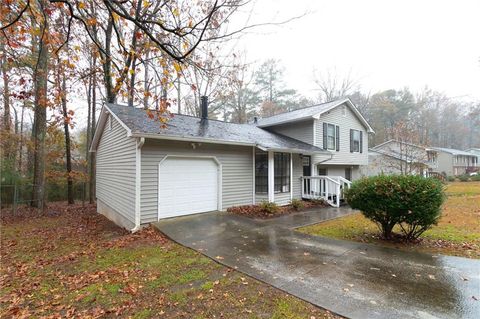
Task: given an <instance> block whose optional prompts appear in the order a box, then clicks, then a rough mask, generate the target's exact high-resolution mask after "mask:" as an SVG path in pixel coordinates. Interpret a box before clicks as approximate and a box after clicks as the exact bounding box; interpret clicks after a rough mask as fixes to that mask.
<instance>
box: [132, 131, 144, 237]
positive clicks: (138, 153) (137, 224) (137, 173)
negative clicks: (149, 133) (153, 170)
mask: <svg viewBox="0 0 480 319" xmlns="http://www.w3.org/2000/svg"><path fill="white" fill-rule="evenodd" d="M143 144H145V138H144V137H140V138H138V139H137V147H136V149H135V152H136V154H135V155H136V156H135V164H136V165H135V227H133V228H132V229H130V231H131V232H132V233H135V232H137V231H138V230H139V229H140V228H141V226H140V190H141V189H142V188H141V186H142V184H141V183H142V176H141V174H142V146H143Z"/></svg>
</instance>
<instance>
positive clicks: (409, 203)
mask: <svg viewBox="0 0 480 319" xmlns="http://www.w3.org/2000/svg"><path fill="white" fill-rule="evenodd" d="M345 198H346V200H347V202H348V203H349V204H350V206H351V207H352V208H354V209H358V210H360V211H362V213H363V215H364V216H365V217H367V218H368V219H370V220H372V221H373V222H375V223H376V224H377V225H378V226H379V228H380V230H381V231H382V235H383V237H385V238H387V239H389V238H392V236H393V229H394V227H395V226H398V228H399V229H400V230H401V233H402V235H403V236H404V237H405V239H407V240H413V239H416V238H418V237H419V236H420V235H421V234H422V233H423V232H425V231H426V230H427V229H429V228H431V227H432V226H433V225H435V224H436V223H437V221H438V219H439V218H440V216H441V209H440V208H441V205H442V204H443V202H444V200H445V195H444V191H443V185H442V183H441V182H440V181H438V180H437V179H433V178H423V177H420V176H411V175H389V176H387V175H379V176H373V177H368V178H364V179H361V180H358V181H356V182H354V183H353V184H352V186H351V188H350V189H349V190H348V191H347V192H346V194H345Z"/></svg>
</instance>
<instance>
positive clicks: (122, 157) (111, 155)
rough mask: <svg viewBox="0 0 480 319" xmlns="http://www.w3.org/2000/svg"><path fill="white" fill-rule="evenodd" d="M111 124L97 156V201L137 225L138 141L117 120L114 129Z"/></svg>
mask: <svg viewBox="0 0 480 319" xmlns="http://www.w3.org/2000/svg"><path fill="white" fill-rule="evenodd" d="M109 121H110V119H108V120H107V124H106V125H105V129H104V131H103V134H102V137H101V138H100V142H99V145H98V149H97V153H96V156H97V159H96V172H97V173H96V193H97V198H98V199H99V200H101V201H102V202H103V203H104V204H106V205H108V206H109V207H110V208H112V209H113V210H115V211H116V213H118V214H120V215H122V216H123V217H124V218H126V219H127V220H129V221H131V222H132V223H134V222H135V160H136V141H135V139H134V138H131V137H127V131H126V129H125V128H124V127H123V126H122V125H121V124H120V123H119V122H117V121H116V120H115V119H114V118H112V119H111V121H112V128H111V129H110V126H109Z"/></svg>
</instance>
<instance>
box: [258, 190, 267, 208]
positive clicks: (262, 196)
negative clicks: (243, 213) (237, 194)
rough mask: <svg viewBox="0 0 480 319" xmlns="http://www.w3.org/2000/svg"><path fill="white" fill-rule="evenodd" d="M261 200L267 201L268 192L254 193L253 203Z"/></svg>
mask: <svg viewBox="0 0 480 319" xmlns="http://www.w3.org/2000/svg"><path fill="white" fill-rule="evenodd" d="M261 202H268V194H267V193H262V194H255V204H257V205H258V204H260V203H261Z"/></svg>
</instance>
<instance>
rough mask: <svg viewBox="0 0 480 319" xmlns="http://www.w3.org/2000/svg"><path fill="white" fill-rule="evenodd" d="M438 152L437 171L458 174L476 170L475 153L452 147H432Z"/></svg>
mask: <svg viewBox="0 0 480 319" xmlns="http://www.w3.org/2000/svg"><path fill="white" fill-rule="evenodd" d="M432 149H434V150H436V151H437V152H438V171H439V172H442V173H445V174H446V175H448V176H458V175H463V174H467V173H470V172H474V171H477V170H478V167H479V165H478V157H477V155H475V154H473V153H470V152H466V151H461V150H456V149H452V148H443V147H433V148H432Z"/></svg>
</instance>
